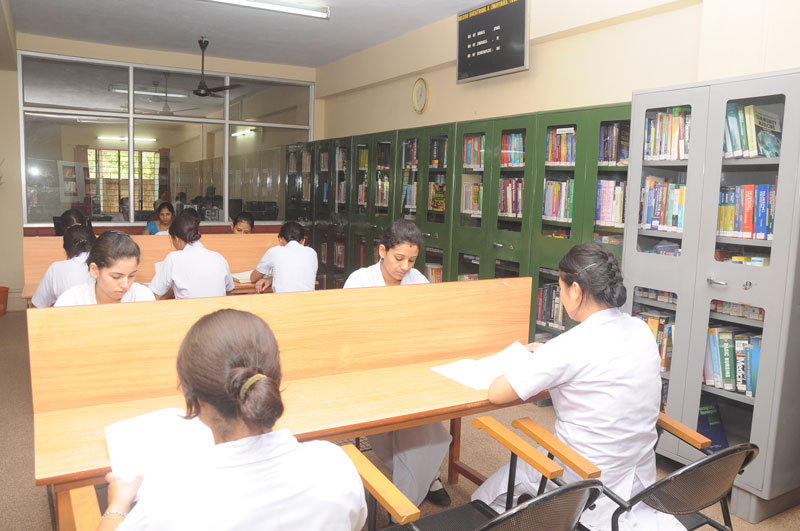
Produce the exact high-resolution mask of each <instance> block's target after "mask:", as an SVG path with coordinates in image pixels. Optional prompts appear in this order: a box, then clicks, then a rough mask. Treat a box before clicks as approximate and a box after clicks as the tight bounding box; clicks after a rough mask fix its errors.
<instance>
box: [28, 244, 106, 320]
mask: <svg viewBox="0 0 800 531" xmlns="http://www.w3.org/2000/svg"><path fill="white" fill-rule="evenodd" d="M88 256H89V253H81V254H79V255H77V256H73V257H72V258H70V259H69V260H60V261H58V262H53V263H52V264H50V267H48V268H47V271H45V273H44V276H43V277H42V280H41V282H39V287H38V288H36V293H34V294H33V298H32V299H31V302H33V305H34V306H36V307H37V308H44V307H47V306H52V305H53V304H55V302H56V300H57V299H58V297H59V296H60V295H61V294H62V293H64V292H65V291H67V290H68V289H69V288H71V287H72V286H77V285H78V284H85V283H86V282H89V281H90V280H92V275H90V274H89V266H88V265H87V264H86V258H87V257H88Z"/></svg>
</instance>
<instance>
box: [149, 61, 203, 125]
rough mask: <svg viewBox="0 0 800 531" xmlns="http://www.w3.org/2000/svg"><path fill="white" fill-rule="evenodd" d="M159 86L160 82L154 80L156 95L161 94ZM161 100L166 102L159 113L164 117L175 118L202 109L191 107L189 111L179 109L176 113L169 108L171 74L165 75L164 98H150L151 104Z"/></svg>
mask: <svg viewBox="0 0 800 531" xmlns="http://www.w3.org/2000/svg"><path fill="white" fill-rule="evenodd" d="M159 84H160V83H159V80H157V79H154V80H153V92H156V93H158V92H159V91H158V85H159ZM160 99H163V100H164V105H163V107H161V110H160V111H158V114H160V115H162V116H175V113H179V112H187V111H196V110H198V109H200V107H191V108H188V109H178V110H175V111H173V110H172V109H170V107H169V74H168V73H166V72H165V73H164V96H152V97H150V98H148V100H149V101H150V102H151V103H160V102H159V100H160Z"/></svg>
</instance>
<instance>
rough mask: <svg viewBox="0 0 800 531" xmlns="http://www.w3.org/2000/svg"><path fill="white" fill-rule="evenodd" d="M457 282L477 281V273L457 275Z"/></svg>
mask: <svg viewBox="0 0 800 531" xmlns="http://www.w3.org/2000/svg"><path fill="white" fill-rule="evenodd" d="M458 280H459V281H462V280H478V273H463V274H461V275H458Z"/></svg>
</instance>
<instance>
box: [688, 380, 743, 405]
mask: <svg viewBox="0 0 800 531" xmlns="http://www.w3.org/2000/svg"><path fill="white" fill-rule="evenodd" d="M701 387H702V390H703V392H704V393H710V394H712V395H716V396H721V397H722V398H726V399H728V400H733V401H734V402H741V403H742V404H747V405H749V406H753V405H755V403H756V399H755V398H751V397H749V396H746V395H743V394H742V393H736V392H734V391H726V390H725V389H719V388H717V387H712V386H710V385H706V384H701Z"/></svg>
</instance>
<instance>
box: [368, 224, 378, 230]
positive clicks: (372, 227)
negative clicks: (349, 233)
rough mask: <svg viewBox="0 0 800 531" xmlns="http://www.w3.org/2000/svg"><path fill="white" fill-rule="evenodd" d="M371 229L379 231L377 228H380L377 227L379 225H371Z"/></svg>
mask: <svg viewBox="0 0 800 531" xmlns="http://www.w3.org/2000/svg"><path fill="white" fill-rule="evenodd" d="M369 228H371V229H377V228H378V226H377V225H370V226H369Z"/></svg>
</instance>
